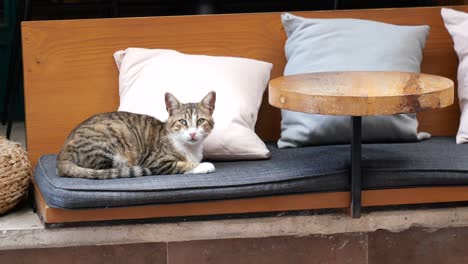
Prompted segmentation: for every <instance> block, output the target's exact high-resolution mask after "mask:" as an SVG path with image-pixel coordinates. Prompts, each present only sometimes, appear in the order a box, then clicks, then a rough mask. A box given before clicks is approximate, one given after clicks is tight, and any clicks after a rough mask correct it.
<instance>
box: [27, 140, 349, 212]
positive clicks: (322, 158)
mask: <svg viewBox="0 0 468 264" xmlns="http://www.w3.org/2000/svg"><path fill="white" fill-rule="evenodd" d="M270 150H271V152H272V157H271V159H269V160H258V161H236V162H217V163H215V167H216V172H215V173H211V174H192V175H161V176H146V177H139V178H130V179H112V180H88V179H75V178H62V177H58V176H57V175H56V174H55V166H56V155H46V156H43V157H41V158H40V160H39V162H38V164H37V167H36V170H35V179H36V182H37V184H38V186H39V188H40V190H41V193H42V194H43V196H44V198H45V200H46V201H47V203H48V204H49V205H50V206H52V207H58V208H91V207H113V206H131V205H143V204H155V203H172V202H185V201H200V200H212V199H226V198H238V197H252V196H262V195H271V194H286V193H300V192H318V191H334V190H345V189H346V188H347V187H348V186H349V182H348V163H349V162H348V161H349V157H348V156H349V149H348V147H347V146H324V147H308V148H297V149H283V150H278V149H277V148H275V147H271V146H270Z"/></svg>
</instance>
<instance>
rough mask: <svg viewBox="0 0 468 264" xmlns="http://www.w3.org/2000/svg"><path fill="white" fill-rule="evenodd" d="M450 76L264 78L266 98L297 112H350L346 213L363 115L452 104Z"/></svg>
mask: <svg viewBox="0 0 468 264" xmlns="http://www.w3.org/2000/svg"><path fill="white" fill-rule="evenodd" d="M453 99H454V85H453V81H452V80H450V79H448V78H445V77H441V76H436V75H430V74H422V73H421V74H418V73H408V72H381V71H368V72H323V73H308V74H298V75H289V76H283V77H279V78H276V79H273V80H271V81H270V83H269V103H270V104H271V105H273V106H275V107H278V108H281V109H286V110H292V111H297V112H304V113H311V114H322V115H345V116H351V122H352V128H353V129H352V137H351V215H352V216H353V217H355V218H356V217H360V210H361V207H360V206H361V126H362V116H372V115H392V114H402V113H414V112H419V111H424V110H429V109H436V108H442V107H446V106H449V105H451V104H453Z"/></svg>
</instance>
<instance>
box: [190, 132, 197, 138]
mask: <svg viewBox="0 0 468 264" xmlns="http://www.w3.org/2000/svg"><path fill="white" fill-rule="evenodd" d="M196 134H197V133H189V135H190V137H191V138H195V135H196Z"/></svg>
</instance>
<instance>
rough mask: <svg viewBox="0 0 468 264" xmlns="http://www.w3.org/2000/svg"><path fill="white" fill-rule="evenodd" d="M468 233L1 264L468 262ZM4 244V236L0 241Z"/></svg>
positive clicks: (39, 255)
mask: <svg viewBox="0 0 468 264" xmlns="http://www.w3.org/2000/svg"><path fill="white" fill-rule="evenodd" d="M467 234H468V228H467V227H464V228H446V229H440V230H437V231H435V230H427V229H423V228H411V229H409V230H406V231H404V232H400V233H393V232H389V231H383V230H378V231H375V232H372V233H347V234H335V235H310V236H304V237H292V236H284V237H267V238H244V239H222V240H200V241H185V242H184V241H182V242H167V243H165V242H160V243H140V244H126V245H114V246H84V247H65V248H47V249H20V250H7V251H1V250H0V263H8V264H17V263H18V264H19V263H34V264H41V263H77V264H79V263H86V264H93V263H116V264H119V263H135V264H139V263H161V264H186V263H190V264H218V263H219V264H231V263H236V264H284V263H293V264H303V263H304V264H306V263H307V264H314V263H327V264H335V263H336V264H346V263H350V264H353V263H357V264H367V263H372V264H374V263H375V264H387V263H389V264H390V263H392V264H400V263H401V264H403V263H429V264H430V263H434V264H435V263H444V264H461V263H467V260H468V251H467V250H466V245H467V244H468V236H467ZM0 239H1V236H0Z"/></svg>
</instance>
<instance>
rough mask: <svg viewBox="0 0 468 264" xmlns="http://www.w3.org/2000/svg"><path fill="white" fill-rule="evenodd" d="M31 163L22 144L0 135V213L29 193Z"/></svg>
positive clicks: (10, 207)
mask: <svg viewBox="0 0 468 264" xmlns="http://www.w3.org/2000/svg"><path fill="white" fill-rule="evenodd" d="M31 175H32V173H31V164H30V163H29V159H28V155H27V153H26V151H25V150H24V149H23V148H21V144H20V143H17V142H13V141H10V140H8V139H6V138H5V137H2V136H0V215H1V214H4V213H6V212H7V211H8V210H10V209H12V208H13V207H15V206H16V205H17V204H18V203H19V202H21V201H22V200H23V199H24V198H25V197H26V195H27V192H28V187H29V184H30V181H31V180H30V179H31Z"/></svg>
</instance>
